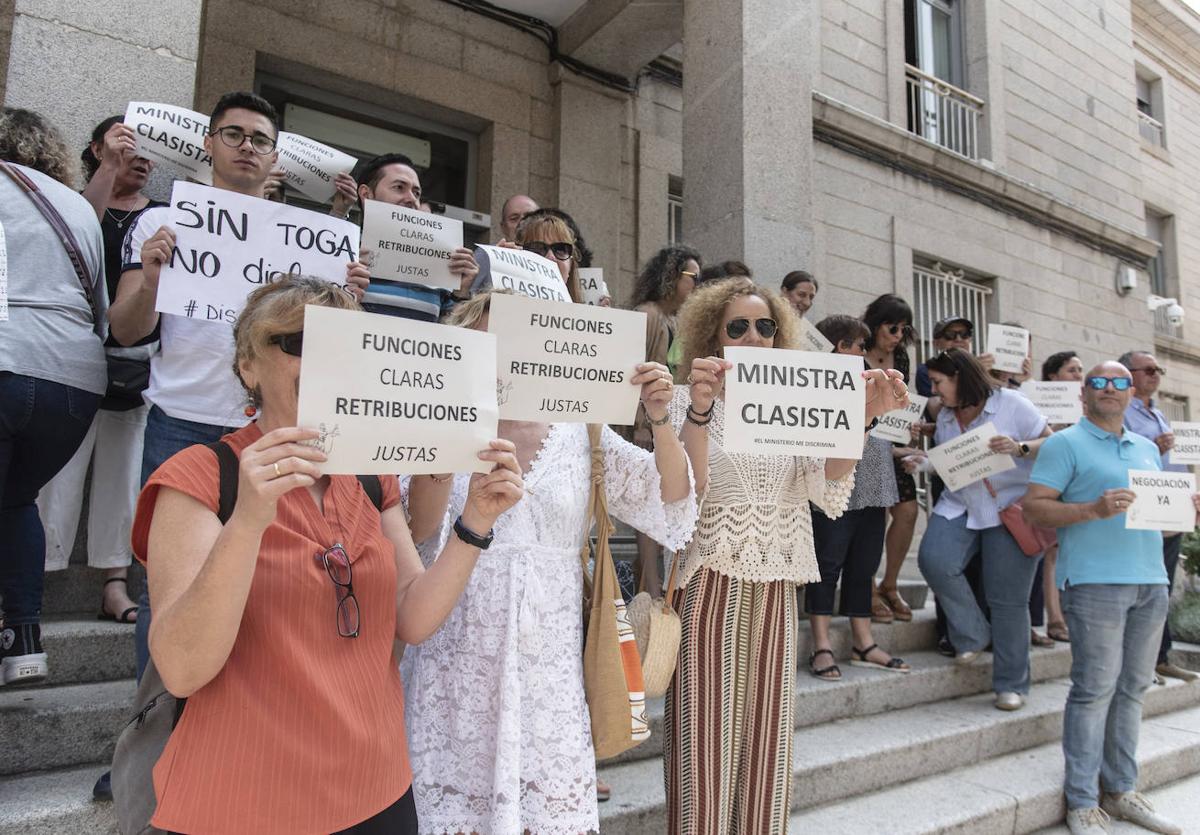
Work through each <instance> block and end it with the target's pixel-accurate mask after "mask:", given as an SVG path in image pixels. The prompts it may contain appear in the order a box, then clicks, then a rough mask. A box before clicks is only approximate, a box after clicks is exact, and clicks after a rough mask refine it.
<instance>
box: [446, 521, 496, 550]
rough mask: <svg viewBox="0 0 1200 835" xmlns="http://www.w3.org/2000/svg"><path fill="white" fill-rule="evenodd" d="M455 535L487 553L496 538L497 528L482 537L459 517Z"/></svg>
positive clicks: (455, 524)
mask: <svg viewBox="0 0 1200 835" xmlns="http://www.w3.org/2000/svg"><path fill="white" fill-rule="evenodd" d="M454 535H455V536H457V537H458V538H459V539H461V540H462V541H463V542H465V543H467V544H468V545H474V546H475V547H476V548H478V549H479V550H480V551H486V550H487V549H488V546H489V545H491V544H492V540H493V539H494V538H495V528H493V529H492V530H490V531H488V532H487V534H486V535H484V536H480V535H479V534H477V533H475V531H473V530H471V529H470V528H468V527H467V526H466V525H464V524H463V520H462V517H461V516H459V517H458V518H457V519H455V520H454Z"/></svg>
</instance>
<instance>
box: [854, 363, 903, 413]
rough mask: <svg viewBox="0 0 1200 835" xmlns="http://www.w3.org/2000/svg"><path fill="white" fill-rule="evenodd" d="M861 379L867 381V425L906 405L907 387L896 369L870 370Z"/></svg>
mask: <svg viewBox="0 0 1200 835" xmlns="http://www.w3.org/2000/svg"><path fill="white" fill-rule="evenodd" d="M863 379H864V380H866V381H867V409H866V422H867V423H870V422H871V421H872V420H874V419H875V418H877V417H879V416H880V415H886V414H887V413H888V412H893V411H895V410H896V409H903V408H904V407H905V406H907V405H908V386H906V385H905V384H904V375H903V374H901V373H900V372H899V371H897V370H896V369H894V368H889V369H888V370H887V371H884V370H883V369H881V368H872V369H869V370H867V371H864V372H863Z"/></svg>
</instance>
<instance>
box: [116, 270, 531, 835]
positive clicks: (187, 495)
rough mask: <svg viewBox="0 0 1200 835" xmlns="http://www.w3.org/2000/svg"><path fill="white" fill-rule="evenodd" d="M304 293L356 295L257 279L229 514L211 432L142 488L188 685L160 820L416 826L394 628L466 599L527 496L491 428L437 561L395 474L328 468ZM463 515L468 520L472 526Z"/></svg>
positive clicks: (171, 650)
mask: <svg viewBox="0 0 1200 835" xmlns="http://www.w3.org/2000/svg"><path fill="white" fill-rule="evenodd" d="M306 304H314V305H322V306H327V307H337V308H342V309H357V308H358V305H357V303H355V302H354V301H352V300H351V299H350V297H349V296H347V295H346V294H345V293H343V292H341V291H340V290H338V289H337V288H335V287H333V285H330V284H329V283H327V282H325V281H321V280H318V279H311V278H306V277H299V276H296V277H289V278H286V279H284V280H283V281H281V282H278V283H276V284H271V285H268V286H266V287H263V288H261V289H259V290H256V291H255V292H254V293H252V294H251V295H250V297H249V299H248V301H247V303H246V307H245V309H244V310H243V312H242V314H241V316H240V317H239V319H238V322H237V325H236V326H235V327H234V340H235V351H236V367H235V373H236V374H237V376H238V379H239V380H240V381H241V383H242V385H243V386H244V387H245V388H246V391H247V392H248V394H249V396H250V399H251V402H252V403H253V404H254V405H255V406H256V407H257V410H258V419H257V421H256V422H253V423H250V424H249V425H248V426H246V427H244V428H243V429H240V430H238V431H237V432H234V433H232V434H229V435H226V436H225V437H224V438H223V439H222V440H223V441H224V442H225V443H226V444H227V445H228V446H229V447H230V448H232V449H233V450H234V452H235V453H237V454H238V457H239V460H240V464H239V473H238V489H237V501H236V504H235V505H234V509H233V513H232V515H231V516H230V517H229V519H228V521H227V522H226V523H225V524H224V525H222V524H221V522H220V521H219V520H218V518H217V515H216V511H217V506H218V498H219V495H220V486H219V485H220V481H219V468H218V464H217V457H216V455H215V454H214V451H213V450H211V449H209V448H207V447H204V446H193V447H190V448H188V449H186V450H184V451H183V452H180V453H179V454H177V455H175V456H173V457H172V458H170V459H169V460H168V461H167V462H166V463H165V464H164V465H163V466H162V467H160V468H159V469H158V470H157V471H156V472H155V473H154V475H153V476H152V477H151V478H150V480H149V481H148V482H147V484H146V487H145V488H144V489H143V491H142V495H141V497H140V499H139V501H138V512H137V516H136V518H135V520H134V529H133V547H134V553H135V555H136V556H137V557H138V559H139V560H142V561H143V562H145V563H146V567H147V571H148V575H149V582H150V587H151V589H152V592H153V595H154V601H155V611H154V621H153V624H152V626H151V628H150V649H151V653H152V655H153V658H154V662H155V666H156V667H157V669H158V671H159V673H160V674H161V676H162V679H163V682H164V683H165V684H166V686H167V688H168V689H169V690H170V691H171V693H173V694H175V695H176V696H180V697H187V704H186V707H185V709H184V711H183V713H182V716H181V718H180V720H179V724H178V725H177V726H176V727H175V730H174V731H173V732H172V734H171V736H170V740H169V741H168V743H167V747H166V749H165V750H164V752H163V755H162V757H161V758H160V759H159V761H158V764H157V766H156V767H155V774H154V776H155V780H154V782H155V790H156V794H157V798H158V807H157V810H156V812H155V815H154V818H153V821H152V822H153V824H154V825H155V826H156V827H158V828H160V829H165V830H169V831H172V832H184V833H200V832H230V833H255V835H263V833H268V834H275V833H277V835H292V833H329V832H348V833H356V835H367V833H385V832H386V833H415V832H416V831H417V829H416V823H417V821H416V812H415V805H414V801H413V793H412V788H411V786H412V771H411V768H410V765H409V757H408V747H407V744H406V742H405V735H404V696H403V690H402V688H401V683H400V676H399V672H398V670H397V668H396V664H395V661H394V658H393V650H392V647H393V643H394V642H395V641H396V640H400V641H403V642H405V643H419V642H420V641H422V640H424V639H425V638H426V637H428V636H429V635H430V634H431V633H432V632H434V631H435V630H436V629H437V628H438V627H439V626H440V625H441V623H442V621H443V620H444V619H445V618H446V616H447V615H448V614H449V613H450V611H451V610H452V609H453V607H454V605H455V603H456V601H457V600H458V597H459V595H460V594H461V593H462V590H463V588H464V587H465V586H466V583H467V580H468V578H469V577H470V576H471V572H472V570H473V569H474V567H475V564H476V561H477V560H478V557H479V552H480V548H481V545H482V547H486V539H487V534H488V532H489V531H490V529H491V527H492V524H493V523H494V522H495V520H496V518H497V517H498V516H499V515H500V514H501V513H502V512H504V511H505V510H507V509H508V508H509V507H511V506H512V505H513V504H515V503H516V502H517V501H518V500H519V499H520V498H521V496H522V493H523V486H522V481H521V476H520V469H519V468H518V466H517V462H516V458H515V456H514V455H513V445H512V444H511V443H509V442H507V441H499V440H497V441H493V442H492V443H491V445H490V448H489V449H487V450H485V451H483V452H480V453H479V457H480V459H481V460H484V461H488V462H491V463H492V464H493V469H492V471H491V472H490V473H488V474H486V475H475V476H472V477H471V479H470V487H469V491H468V496H467V500H466V502H465V504H464V507H463V510H462V515H461V516H460V517H459V520H458V525H459V526H461V527H462V529H463V532H461V533H458V535H456V536H453V537H451V538H450V540H449V541H448V542H447V544H446V546H445V547H444V548H443V549H442V552H441V555H440V557H439V558H438V559H437V561H436V563H434V564H433V565H431V566H430V567H429V568H428V569H426V568H425V567H424V566H423V564H422V562H421V560H420V558H419V557H418V556H417V552H416V548H415V547H414V545H413V540H412V537H411V535H410V533H409V526H408V523H407V521H406V517H405V511H404V508H403V507H402V506H401V503H400V487H399V485H398V484H397V480H396V478H395V477H394V476H382V477H380V478H379V488H380V491H379V492H380V494H381V501H380V506H381V507H382V512H381V511H380V510H377V509H376V505H375V501H374V500H372V499H370V498H368V496H367V493H366V491H365V490H364V487H363V485H362V484H360V482H359V481H358V480H357V479H356V478H355V477H353V476H340V475H335V476H325V475H322V472H321V462H322V461H324V460H325V456H324V454H323V453H322V452H321V451H320V450H319V449H317V448H316V447H314V446H310V445H309V444H308V443H306V442H309V441H312V440H314V439H316V438H317V437H318V433H317V432H316V431H313V430H308V429H300V428H297V427H296V425H295V424H296V401H297V396H298V379H299V372H300V359H299V355H300V354H301V353H302V352H303V338H302V335H301V329H302V327H303V322H304V307H305V305H306ZM457 530H458V529H457V528H456V532H457Z"/></svg>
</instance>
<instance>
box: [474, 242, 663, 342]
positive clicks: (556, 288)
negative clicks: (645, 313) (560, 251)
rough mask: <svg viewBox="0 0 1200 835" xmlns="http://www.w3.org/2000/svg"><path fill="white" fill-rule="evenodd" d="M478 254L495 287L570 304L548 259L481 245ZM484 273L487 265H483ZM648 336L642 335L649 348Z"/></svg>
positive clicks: (555, 266)
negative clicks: (480, 253)
mask: <svg viewBox="0 0 1200 835" xmlns="http://www.w3.org/2000/svg"><path fill="white" fill-rule="evenodd" d="M476 250H477V251H479V252H482V253H483V255H484V257H485V258H486V259H487V265H488V269H489V270H490V271H491V276H492V287H494V288H495V289H497V290H511V291H512V292H514V293H516V294H517V295H520V296H529V298H531V299H542V300H547V301H560V302H569V301H571V297H570V296H569V295H568V294H567V285H566V283H565V282H564V281H563V279H562V273H560V272H559V271H558V265H557V264H555V263H554V262H553V261H551V260H549V259H548V258H543V257H542V256H540V255H534V254H533V253H532V252H526V251H525V250H523V249H509V248H508V247H500V246H491V245H490V244H479V245H478V247H477V248H476ZM479 266H480V269H481V270H482V269H483V266H484V265H483V264H480V265H479ZM645 341H646V335H645V334H644V333H643V334H642V343H643V345H644V344H645Z"/></svg>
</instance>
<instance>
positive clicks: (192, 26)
mask: <svg viewBox="0 0 1200 835" xmlns="http://www.w3.org/2000/svg"><path fill="white" fill-rule="evenodd" d="M9 5H10V6H11V5H12V3H10V4H9ZM16 6H17V13H18V14H21V15H26V16H29V17H31V18H37V19H38V20H42V21H45V22H47V23H56V24H58V25H60V26H63V27H70V28H72V29H78V30H81V31H83V32H87V33H91V34H93V35H104V36H107V37H110V38H113V39H115V40H118V41H122V42H124V43H126V44H129V45H134V46H141V47H143V48H145V49H147V50H158V49H165V50H167V51H168V52H170V53H171V55H173V56H175V57H177V58H181V59H184V60H188V61H195V60H196V50H197V35H198V33H199V28H200V7H201V0H171V2H166V3H164V2H161V0H121V2H119V3H93V2H86V0H20V2H18V3H16ZM0 17H3V14H2V13H0Z"/></svg>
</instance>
